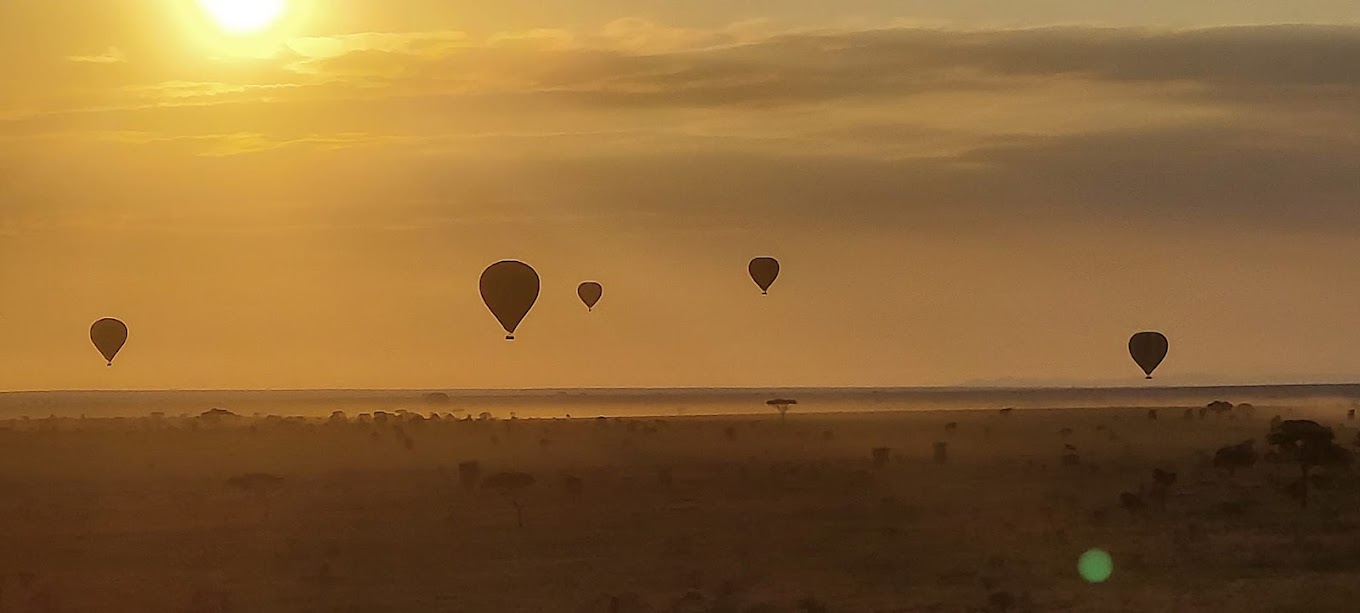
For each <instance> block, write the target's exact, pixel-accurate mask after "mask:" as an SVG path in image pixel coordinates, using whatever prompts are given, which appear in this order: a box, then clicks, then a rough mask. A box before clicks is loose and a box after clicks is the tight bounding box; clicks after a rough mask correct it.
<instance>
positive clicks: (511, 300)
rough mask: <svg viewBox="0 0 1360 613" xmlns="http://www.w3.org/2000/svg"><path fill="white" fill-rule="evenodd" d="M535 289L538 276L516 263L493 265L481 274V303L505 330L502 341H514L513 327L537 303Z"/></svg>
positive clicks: (515, 261) (527, 266) (536, 290)
mask: <svg viewBox="0 0 1360 613" xmlns="http://www.w3.org/2000/svg"><path fill="white" fill-rule="evenodd" d="M538 286H539V284H538V273H537V272H534V269H533V268H532V267H530V266H529V265H528V264H525V263H524V262H520V261H517V260H504V261H501V262H496V263H495V264H492V265H491V266H488V267H487V269H486V271H484V272H483V273H482V279H481V283H480V287H481V291H482V302H485V303H486V308H488V309H491V314H492V315H495V316H496V321H499V322H501V327H502V328H505V340H507V341H513V340H515V328H517V327H519V322H521V321H524V316H525V315H528V314H529V309H532V308H534V302H536V301H538Z"/></svg>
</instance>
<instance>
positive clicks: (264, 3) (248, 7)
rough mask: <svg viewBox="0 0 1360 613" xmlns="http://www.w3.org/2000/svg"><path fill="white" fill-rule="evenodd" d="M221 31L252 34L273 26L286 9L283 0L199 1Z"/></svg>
mask: <svg viewBox="0 0 1360 613" xmlns="http://www.w3.org/2000/svg"><path fill="white" fill-rule="evenodd" d="M199 2H200V3H201V4H202V5H203V10H205V11H207V12H208V15H210V16H211V17H212V18H213V21H216V22H217V25H219V26H221V27H222V29H223V30H226V31H227V32H230V33H232V34H253V33H255V32H259V31H261V30H264V29H265V28H268V27H269V26H271V25H274V23H275V22H277V21H278V20H279V18H280V17H282V16H283V13H284V10H285V9H286V8H287V4H286V2H285V0H199Z"/></svg>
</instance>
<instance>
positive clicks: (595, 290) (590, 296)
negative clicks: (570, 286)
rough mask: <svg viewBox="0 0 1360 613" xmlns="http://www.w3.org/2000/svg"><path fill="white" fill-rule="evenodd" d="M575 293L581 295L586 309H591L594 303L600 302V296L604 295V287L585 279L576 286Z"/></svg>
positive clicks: (593, 308) (593, 307)
mask: <svg viewBox="0 0 1360 613" xmlns="http://www.w3.org/2000/svg"><path fill="white" fill-rule="evenodd" d="M576 295H577V296H580V297H581V302H584V303H585V305H586V310H587V311H593V310H595V305H596V304H598V303H599V302H600V297H601V296H604V287H603V286H601V285H600V284H599V283H596V282H594V281H586V282H585V283H582V284H580V285H578V286H576Z"/></svg>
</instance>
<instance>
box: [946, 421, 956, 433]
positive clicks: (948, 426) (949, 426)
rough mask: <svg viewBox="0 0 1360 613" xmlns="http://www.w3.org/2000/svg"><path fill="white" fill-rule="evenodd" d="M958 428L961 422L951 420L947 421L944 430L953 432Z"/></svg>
mask: <svg viewBox="0 0 1360 613" xmlns="http://www.w3.org/2000/svg"><path fill="white" fill-rule="evenodd" d="M958 429H959V422H956V421H951V422H949V423H947V424H945V425H944V431H945V432H953V431H955V430H958Z"/></svg>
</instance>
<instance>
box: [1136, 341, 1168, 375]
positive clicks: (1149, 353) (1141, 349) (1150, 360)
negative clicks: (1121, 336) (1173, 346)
mask: <svg viewBox="0 0 1360 613" xmlns="http://www.w3.org/2000/svg"><path fill="white" fill-rule="evenodd" d="M1168 347H1169V344H1168V343H1167V341H1166V337H1165V336H1163V335H1162V333H1161V332H1139V333H1137V334H1135V335H1133V337H1132V338H1130V339H1129V355H1131V356H1133V361H1134V362H1137V363H1138V367H1139V368H1142V369H1143V374H1145V375H1147V378H1149V379H1151V378H1152V371H1154V370H1157V366H1158V365H1160V364H1161V363H1162V360H1164V359H1166V350H1167V348H1168Z"/></svg>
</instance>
